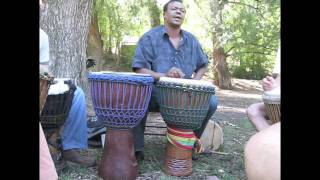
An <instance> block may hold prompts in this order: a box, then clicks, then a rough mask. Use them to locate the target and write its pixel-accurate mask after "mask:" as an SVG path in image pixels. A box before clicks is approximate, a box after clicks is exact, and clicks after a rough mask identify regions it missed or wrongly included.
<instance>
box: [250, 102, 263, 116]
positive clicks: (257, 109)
mask: <svg viewBox="0 0 320 180" xmlns="http://www.w3.org/2000/svg"><path fill="white" fill-rule="evenodd" d="M261 106H264V104H263V103H255V104H251V105H250V106H249V107H248V108H247V110H246V113H247V116H248V117H249V118H250V119H251V118H255V117H258V116H264V112H263V108H262V107H261Z"/></svg>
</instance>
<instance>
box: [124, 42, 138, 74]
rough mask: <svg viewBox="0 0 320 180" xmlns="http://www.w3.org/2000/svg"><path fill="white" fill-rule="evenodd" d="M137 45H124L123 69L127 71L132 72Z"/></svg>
mask: <svg viewBox="0 0 320 180" xmlns="http://www.w3.org/2000/svg"><path fill="white" fill-rule="evenodd" d="M135 49H136V45H122V46H121V58H120V59H121V64H120V66H121V69H123V70H126V71H132V70H131V61H132V58H133V56H134V52H135Z"/></svg>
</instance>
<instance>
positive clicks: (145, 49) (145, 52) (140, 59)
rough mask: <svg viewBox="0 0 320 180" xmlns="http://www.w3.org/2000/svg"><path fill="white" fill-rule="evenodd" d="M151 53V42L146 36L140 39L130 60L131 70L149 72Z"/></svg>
mask: <svg viewBox="0 0 320 180" xmlns="http://www.w3.org/2000/svg"><path fill="white" fill-rule="evenodd" d="M152 59H153V51H152V45H151V40H150V39H149V38H148V37H147V36H143V37H141V38H140V40H139V42H138V44H137V47H136V50H135V54H134V56H133V60H132V69H133V70H134V69H139V68H146V69H150V70H151V64H152Z"/></svg>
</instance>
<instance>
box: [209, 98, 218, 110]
mask: <svg viewBox="0 0 320 180" xmlns="http://www.w3.org/2000/svg"><path fill="white" fill-rule="evenodd" d="M217 107H218V98H217V96H211V98H210V104H209V111H210V112H211V113H212V114H213V113H214V112H215V111H216V110H217Z"/></svg>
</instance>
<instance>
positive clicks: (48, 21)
mask: <svg viewBox="0 0 320 180" xmlns="http://www.w3.org/2000/svg"><path fill="white" fill-rule="evenodd" d="M48 5H49V8H48V12H47V14H46V15H45V16H42V17H41V19H40V27H41V28H42V29H43V30H44V31H45V32H46V33H47V34H48V36H49V44H50V45H49V46H50V63H49V68H50V69H51V71H52V73H53V75H54V77H56V78H71V79H74V80H75V81H76V84H77V85H78V86H80V87H81V88H82V89H83V91H84V92H85V95H86V103H87V107H88V113H89V114H90V111H91V110H92V109H93V108H92V102H91V96H90V92H89V88H88V80H87V73H88V72H87V70H86V49H87V39H88V32H89V25H90V18H91V11H92V0H48Z"/></svg>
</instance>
